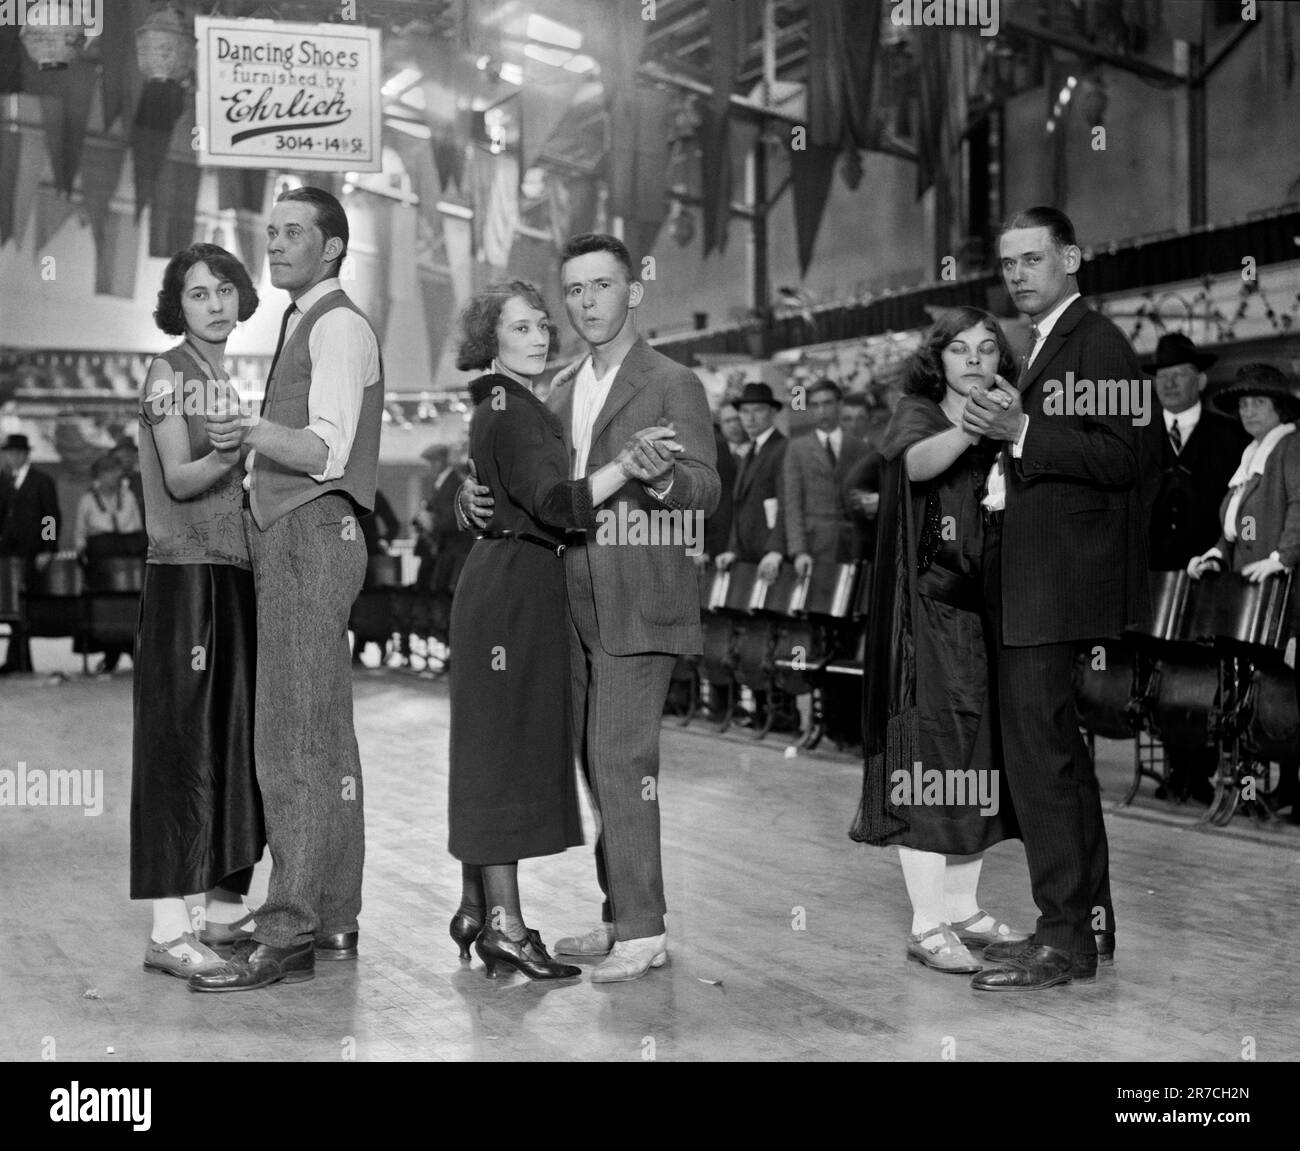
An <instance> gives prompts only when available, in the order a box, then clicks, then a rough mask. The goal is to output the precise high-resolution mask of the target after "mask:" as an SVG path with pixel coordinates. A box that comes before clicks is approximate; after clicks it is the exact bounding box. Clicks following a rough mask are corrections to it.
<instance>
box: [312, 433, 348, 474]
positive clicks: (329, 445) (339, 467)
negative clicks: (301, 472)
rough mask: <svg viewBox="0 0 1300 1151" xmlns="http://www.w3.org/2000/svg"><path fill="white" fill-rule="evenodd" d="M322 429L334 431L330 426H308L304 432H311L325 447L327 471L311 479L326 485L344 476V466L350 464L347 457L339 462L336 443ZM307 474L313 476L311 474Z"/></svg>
mask: <svg viewBox="0 0 1300 1151" xmlns="http://www.w3.org/2000/svg"><path fill="white" fill-rule="evenodd" d="M322 427H324V428H329V429H330V430H331V431H332V430H333V429H332V428H331V427H330V425H329V424H322V425H316V424H308V425H307V427H306V428H304V429H303V430H304V431H308V432H311V434H312V435H313V436H315V437H316V438H317V439H318V440H320V442H321V443H323V444H324V445H325V470H324V471H322V472H321V473H320V475H318V476H311V478H312V479H314V480H315V481H316V482H317V483H318V484H324V483H328V482H329V481H330V480H337V479H340V478H341V477H342V475H343V469H344V465H345V464H346V463H347V462H348V461H347V457H346V456H344V457H343V460H342V462H339V461H338V459H337V456H336V453H335V451H334V443H333V442H332V440H331V438H330V437H329V436H328V435H326V434H325V433H324V432H322V431H321V428H322ZM307 474H308V475H311V473H310V472H308V473H307Z"/></svg>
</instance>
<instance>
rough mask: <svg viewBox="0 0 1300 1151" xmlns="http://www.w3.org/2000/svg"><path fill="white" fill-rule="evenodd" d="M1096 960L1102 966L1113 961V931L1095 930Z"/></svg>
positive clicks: (1108, 965) (1111, 964) (1111, 963)
mask: <svg viewBox="0 0 1300 1151" xmlns="http://www.w3.org/2000/svg"><path fill="white" fill-rule="evenodd" d="M1096 939H1097V962H1098V963H1100V964H1101V965H1102V966H1103V967H1111V966H1113V965H1114V963H1115V933H1114V932H1113V931H1099V932H1097V936H1096Z"/></svg>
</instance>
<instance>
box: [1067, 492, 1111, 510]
mask: <svg viewBox="0 0 1300 1151" xmlns="http://www.w3.org/2000/svg"><path fill="white" fill-rule="evenodd" d="M1113 510H1114V509H1113V507H1112V506H1111V504H1110V503H1109V502H1108V501H1107V499H1106V496H1105V493H1103V492H1098V491H1091V490H1085V491H1079V492H1067V493H1066V494H1065V495H1064V496H1063V497H1062V499H1061V511H1062V512H1064V513H1065V514H1066V515H1067V516H1078V515H1086V514H1088V513H1090V512H1091V513H1094V514H1101V513H1105V512H1109V511H1113Z"/></svg>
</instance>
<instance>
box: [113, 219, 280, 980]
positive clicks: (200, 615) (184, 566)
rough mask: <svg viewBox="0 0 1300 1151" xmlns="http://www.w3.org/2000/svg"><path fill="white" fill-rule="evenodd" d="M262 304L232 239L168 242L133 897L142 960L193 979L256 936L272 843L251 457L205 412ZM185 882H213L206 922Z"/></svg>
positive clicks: (150, 450)
mask: <svg viewBox="0 0 1300 1151" xmlns="http://www.w3.org/2000/svg"><path fill="white" fill-rule="evenodd" d="M256 307H257V293H256V291H254V289H253V284H252V281H251V280H250V279H249V276H248V272H247V271H246V270H245V269H244V266H243V265H242V264H241V263H240V262H239V261H238V260H237V259H236V258H235V257H234V256H232V255H231V254H230V253H229V252H227V251H226V250H225V249H224V248H219V247H217V246H216V245H215V244H195V245H193V246H192V247H189V248H186V249H185V250H184V251H181V252H178V253H177V254H176V255H175V256H173V257H172V259H171V262H170V263H169V264H168V265H167V268H166V271H165V272H164V273H163V283H162V289H161V291H159V293H158V306H157V310H156V311H155V312H154V320H155V321H156V322H157V324H158V327H159V328H161V329H162V330H163V331H164V332H167V333H168V334H169V335H174V336H183V337H184V339H183V340H182V342H181V343H179V344H177V345H176V347H174V348H172V349H171V350H170V351H167V352H164V353H163V354H162V355H160V356H158V357H157V359H155V360H154V362H153V364H152V365H151V366H150V369H149V375H148V378H147V380H146V381H145V387H144V396H143V399H142V401H141V405H140V475H141V479H142V481H143V485H144V498H145V520H146V523H147V525H148V533H149V550H148V554H147V557H146V565H145V579H144V590H143V593H142V595H141V599H140V622H139V625H138V628H137V631H136V641H135V644H136V646H135V728H134V749H133V756H132V775H131V898H132V899H151V900H152V901H153V931H152V934H151V937H150V941H149V946H148V949H147V950H146V952H145V957H144V966H145V970H146V971H157V972H163V973H166V974H168V975H175V976H178V977H179V978H182V979H186V978H188V977H189V976H191V975H193V974H195V973H196V972H203V971H208V970H210V969H212V968H214V967H216V966H218V965H219V964H220V963H221V962H222V960H221V956H220V955H219V954H217V952H216V951H214V950H213V949H214V948H224V947H225V946H226V945H229V944H233V943H234V942H235V941H236V940H237V939H240V938H243V937H245V936H247V935H251V933H252V928H253V925H252V918H253V917H252V913H251V912H250V911H249V910H248V908H247V907H246V906H245V905H244V896H245V895H247V893H248V887H249V881H250V879H251V878H252V872H253V865H254V864H255V863H256V862H257V860H258V859H259V858H260V856H261V854H262V848H263V846H264V844H265V842H266V838H265V832H264V830H263V824H262V802H261V795H260V793H259V792H258V788H257V781H256V778H255V775H254V771H253V670H254V657H255V642H256V634H257V633H256V628H255V626H254V615H253V577H252V571H251V568H250V566H249V560H248V551H247V547H246V545H245V543H244V531H243V521H242V505H243V498H242V497H243V488H242V483H241V480H242V477H243V469H242V468H241V467H240V456H239V452H238V451H235V452H229V453H226V452H217V451H214V450H212V447H211V445H210V444H209V442H208V436H207V430H206V427H205V421H204V415H205V413H211V412H215V411H217V410H220V409H221V408H222V407H224V406H227V405H232V404H235V403H238V396H237V393H235V391H234V388H233V385H232V384H231V382H230V377H229V375H228V373H227V371H226V368H225V364H224V362H223V357H224V354H225V348H226V339H227V337H228V336H229V335H230V333H231V332H232V331H234V328H235V324H236V322H238V321H239V320H246V319H248V317H249V316H251V315H252V314H253V312H254V310H255V309H256ZM187 895H199V896H201V897H202V899H203V905H204V906H203V908H202V911H201V915H202V922H201V923H196V922H195V921H194V919H192V918H191V913H190V912H189V910H188V908H187V905H186V902H185V897H186V896H187ZM196 911H198V909H196Z"/></svg>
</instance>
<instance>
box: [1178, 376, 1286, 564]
mask: <svg viewBox="0 0 1300 1151" xmlns="http://www.w3.org/2000/svg"><path fill="white" fill-rule="evenodd" d="M1212 402H1213V403H1214V405H1215V407H1217V408H1218V409H1219V410H1220V411H1221V412H1224V413H1226V414H1232V413H1234V412H1235V413H1236V414H1237V415H1238V416H1239V417H1240V418H1241V424H1242V427H1244V428H1245V429H1246V433H1247V435H1249V436H1250V437H1251V441H1250V443H1249V444H1247V445H1246V450H1245V451H1244V452H1242V455H1241V463H1240V464H1239V465H1238V466H1237V470H1236V472H1235V473H1234V474H1233V476H1232V478H1231V479H1230V480H1229V481H1228V494H1227V495H1226V496H1225V497H1224V499H1223V504H1222V506H1221V507H1220V509H1219V518H1220V521H1221V522H1222V524H1223V532H1222V534H1221V536H1220V537H1219V542H1218V543H1217V544H1216V545H1215V546H1214V547H1212V548H1210V550H1209V551H1207V552H1205V553H1204V554H1203V555H1199V556H1194V557H1193V558H1192V559H1191V560H1189V561H1188V564H1187V572H1188V574H1189V575H1191V576H1192V577H1193V578H1194V579H1199V578H1200V576H1201V575H1202V574H1203V573H1204V572H1205V571H1207V570H1208V569H1209V568H1211V567H1218V568H1226V569H1227V570H1229V571H1234V572H1239V573H1240V574H1241V575H1243V576H1245V577H1246V578H1247V579H1249V580H1251V581H1252V582H1255V583H1258V582H1260V581H1262V580H1265V579H1267V578H1268V577H1269V576H1272V575H1277V574H1279V573H1280V572H1284V571H1288V570H1292V569H1294V568H1295V567H1296V565H1297V564H1300V435H1297V434H1296V421H1297V420H1298V419H1300V391H1297V390H1296V388H1295V387H1294V386H1293V385H1292V384H1291V382H1290V381H1289V380H1288V379H1287V377H1286V376H1285V375H1283V374H1282V372H1280V371H1279V370H1278V369H1277V368H1275V367H1273V366H1272V365H1271V364H1262V363H1253V364H1246V365H1245V366H1244V367H1242V368H1241V369H1239V370H1238V372H1237V377H1236V379H1235V380H1234V381H1233V382H1232V383H1231V384H1229V385H1228V386H1227V387H1225V388H1222V389H1220V390H1219V391H1218V392H1217V393H1216V394H1215V396H1214V399H1213V401H1212Z"/></svg>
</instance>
